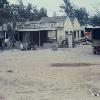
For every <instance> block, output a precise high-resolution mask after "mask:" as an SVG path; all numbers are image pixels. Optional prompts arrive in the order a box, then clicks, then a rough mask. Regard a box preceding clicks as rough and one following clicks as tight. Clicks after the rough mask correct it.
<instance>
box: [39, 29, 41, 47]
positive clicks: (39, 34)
mask: <svg viewBox="0 0 100 100" xmlns="http://www.w3.org/2000/svg"><path fill="white" fill-rule="evenodd" d="M40 46H41V37H40V31H39V47H40Z"/></svg>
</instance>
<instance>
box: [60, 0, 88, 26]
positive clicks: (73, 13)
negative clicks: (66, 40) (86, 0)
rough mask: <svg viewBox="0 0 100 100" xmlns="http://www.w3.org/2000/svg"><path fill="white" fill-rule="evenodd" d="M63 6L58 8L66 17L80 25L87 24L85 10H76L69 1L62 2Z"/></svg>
mask: <svg viewBox="0 0 100 100" xmlns="http://www.w3.org/2000/svg"><path fill="white" fill-rule="evenodd" d="M63 1H64V4H63V5H61V6H60V8H61V9H63V10H64V12H65V13H66V15H67V16H68V17H70V18H77V19H78V20H79V22H80V24H81V25H84V24H86V23H87V20H88V16H89V14H88V13H87V11H86V9H85V8H77V7H75V6H74V5H72V3H71V2H70V0H63Z"/></svg>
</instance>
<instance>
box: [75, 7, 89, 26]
mask: <svg viewBox="0 0 100 100" xmlns="http://www.w3.org/2000/svg"><path fill="white" fill-rule="evenodd" d="M74 14H75V17H76V18H77V19H78V20H79V22H80V24H81V25H85V24H87V23H88V17H89V14H88V13H87V11H86V9H85V8H78V9H74Z"/></svg>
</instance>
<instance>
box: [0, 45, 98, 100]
mask: <svg viewBox="0 0 100 100" xmlns="http://www.w3.org/2000/svg"><path fill="white" fill-rule="evenodd" d="M93 94H95V95H97V94H100V55H93V54H92V47H91V46H79V47H76V48H74V49H68V48H66V49H59V50H58V51H52V50H51V49H39V50H37V51H15V50H10V51H3V52H0V100H100V96H93Z"/></svg>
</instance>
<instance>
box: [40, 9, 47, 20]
mask: <svg viewBox="0 0 100 100" xmlns="http://www.w3.org/2000/svg"><path fill="white" fill-rule="evenodd" d="M39 16H40V18H42V17H47V10H46V9H45V8H41V9H40V11H39Z"/></svg>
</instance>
